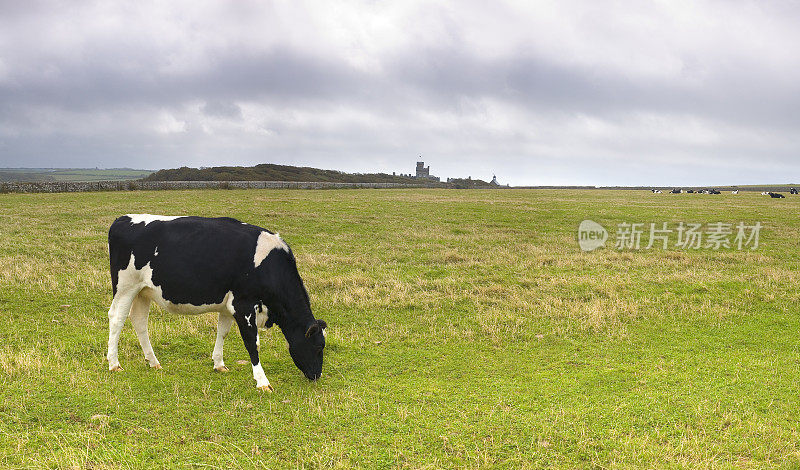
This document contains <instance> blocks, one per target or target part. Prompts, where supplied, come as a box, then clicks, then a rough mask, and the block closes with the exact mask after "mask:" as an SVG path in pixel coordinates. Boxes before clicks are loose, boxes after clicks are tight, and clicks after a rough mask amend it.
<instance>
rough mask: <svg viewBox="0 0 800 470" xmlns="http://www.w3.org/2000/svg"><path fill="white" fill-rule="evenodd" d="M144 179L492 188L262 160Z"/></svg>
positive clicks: (461, 181) (476, 183)
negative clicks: (245, 164) (277, 163)
mask: <svg viewBox="0 0 800 470" xmlns="http://www.w3.org/2000/svg"><path fill="white" fill-rule="evenodd" d="M144 181H303V182H310V181H315V182H316V181H323V182H331V183H406V184H427V185H431V186H436V187H442V188H493V187H495V186H492V185H490V184H489V183H487V182H486V181H483V180H473V179H453V180H451V181H450V182H449V183H440V182H438V181H433V180H424V179H423V180H421V179H417V178H412V177H409V176H397V175H389V174H386V173H345V172H343V171H336V170H322V169H319V168H311V167H306V166H291V165H276V164H272V163H262V164H260V165H256V166H250V167H245V166H216V167H211V168H189V167H185V166H184V167H181V168H173V169H169V170H159V171H156V172H155V173H153V174H151V175H149V176H148V177H146V178H144Z"/></svg>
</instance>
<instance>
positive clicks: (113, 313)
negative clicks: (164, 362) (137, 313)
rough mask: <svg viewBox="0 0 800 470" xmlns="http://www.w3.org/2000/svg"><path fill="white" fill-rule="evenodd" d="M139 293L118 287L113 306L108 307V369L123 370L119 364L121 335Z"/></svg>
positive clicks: (112, 302)
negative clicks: (118, 355) (118, 354)
mask: <svg viewBox="0 0 800 470" xmlns="http://www.w3.org/2000/svg"><path fill="white" fill-rule="evenodd" d="M138 294H139V291H138V290H134V289H126V290H122V289H118V290H117V293H116V295H114V300H112V301H111V308H109V309H108V354H107V355H106V359H108V370H112V371H121V370H122V367H120V365H119V358H118V357H117V353H118V349H117V348H118V347H119V335H120V333H121V332H122V326H123V325H124V324H125V319H126V318H128V314H129V313H130V311H131V304H133V299H135V298H136V296H137V295H138Z"/></svg>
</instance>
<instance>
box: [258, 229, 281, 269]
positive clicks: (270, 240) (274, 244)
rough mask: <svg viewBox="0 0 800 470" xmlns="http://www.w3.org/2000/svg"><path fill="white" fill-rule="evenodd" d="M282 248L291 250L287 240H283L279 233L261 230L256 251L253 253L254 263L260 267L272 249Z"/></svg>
mask: <svg viewBox="0 0 800 470" xmlns="http://www.w3.org/2000/svg"><path fill="white" fill-rule="evenodd" d="M275 249H280V250H283V251H286V252H287V253H288V252H289V246H288V245H286V242H284V241H283V240H281V237H280V235H278V234H277V233H269V232H261V234H260V235H259V236H258V241H257V242H256V252H255V254H254V255H253V264H254V265H255V267H259V265H261V262H262V261H264V258H266V257H267V255H269V254H270V252H271V251H272V250H275Z"/></svg>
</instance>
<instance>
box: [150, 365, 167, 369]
mask: <svg viewBox="0 0 800 470" xmlns="http://www.w3.org/2000/svg"><path fill="white" fill-rule="evenodd" d="M150 368H152V369H155V370H164V368H163V367H161V364H156V365H154V366H150Z"/></svg>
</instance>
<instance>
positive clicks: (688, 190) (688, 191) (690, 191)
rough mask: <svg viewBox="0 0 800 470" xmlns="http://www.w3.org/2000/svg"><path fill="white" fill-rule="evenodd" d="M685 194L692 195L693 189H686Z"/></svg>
mask: <svg viewBox="0 0 800 470" xmlns="http://www.w3.org/2000/svg"><path fill="white" fill-rule="evenodd" d="M686 192H687V193H689V194H692V193H694V189H687V190H686Z"/></svg>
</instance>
